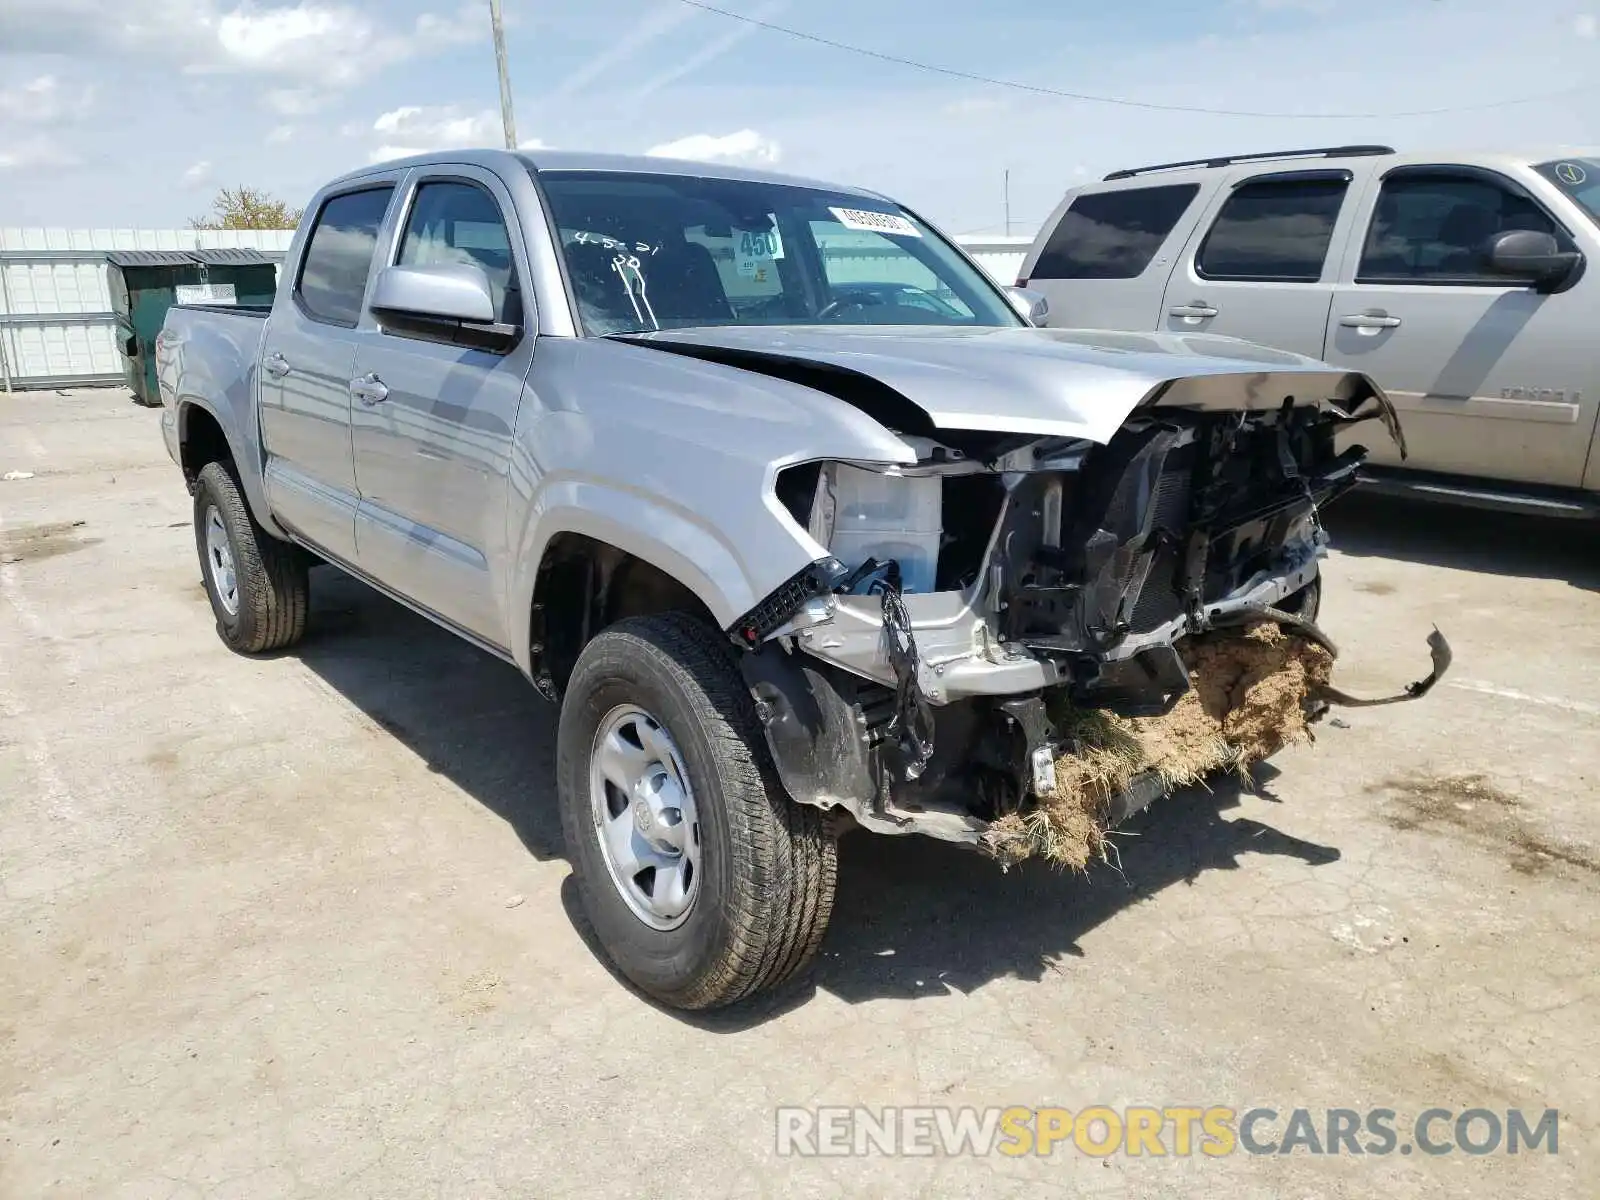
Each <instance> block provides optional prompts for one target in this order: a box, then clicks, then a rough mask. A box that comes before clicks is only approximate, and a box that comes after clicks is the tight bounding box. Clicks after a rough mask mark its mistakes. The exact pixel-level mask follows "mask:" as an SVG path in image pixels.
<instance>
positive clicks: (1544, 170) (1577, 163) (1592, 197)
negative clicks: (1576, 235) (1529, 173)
mask: <svg viewBox="0 0 1600 1200" xmlns="http://www.w3.org/2000/svg"><path fill="white" fill-rule="evenodd" d="M1534 170H1535V171H1537V172H1539V174H1541V175H1543V176H1544V177H1545V178H1546V179H1548V180H1549V181H1550V182H1551V183H1553V184H1555V185H1556V186H1557V187H1558V188H1560V189H1561V190H1562V191H1563V192H1565V193H1566V194H1567V195H1569V196H1571V197H1572V199H1573V200H1575V201H1576V202H1577V203H1578V206H1579V207H1580V208H1582V209H1583V211H1584V213H1585V214H1586V215H1587V216H1588V218H1589V219H1590V220H1591V221H1593V222H1594V223H1595V224H1597V225H1600V158H1563V159H1559V160H1557V161H1556V162H1547V163H1540V164H1539V165H1538V166H1536V167H1534Z"/></svg>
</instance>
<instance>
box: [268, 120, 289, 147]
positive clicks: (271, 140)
mask: <svg viewBox="0 0 1600 1200" xmlns="http://www.w3.org/2000/svg"><path fill="white" fill-rule="evenodd" d="M293 138H294V126H293V125H274V126H273V127H272V128H271V129H269V130H268V131H267V145H269V146H281V145H283V144H284V143H285V142H288V141H291V140H293Z"/></svg>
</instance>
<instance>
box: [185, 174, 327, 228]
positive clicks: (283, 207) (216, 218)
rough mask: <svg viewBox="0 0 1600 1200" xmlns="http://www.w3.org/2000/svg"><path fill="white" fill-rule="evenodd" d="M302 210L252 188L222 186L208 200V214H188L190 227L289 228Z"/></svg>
mask: <svg viewBox="0 0 1600 1200" xmlns="http://www.w3.org/2000/svg"><path fill="white" fill-rule="evenodd" d="M303 213H304V210H303V209H298V208H291V207H290V206H289V205H287V204H285V203H284V202H283V201H282V200H279V199H277V198H275V197H273V196H269V195H268V194H267V193H266V192H263V191H259V190H257V189H256V188H251V187H245V186H244V185H243V184H240V185H239V186H238V187H235V188H227V187H225V188H223V189H222V190H221V191H220V192H218V193H217V198H216V199H215V200H213V201H212V202H211V215H210V216H205V217H190V218H189V228H190V229H293V228H294V227H295V226H297V225H299V224H300V218H301V216H302V215H303Z"/></svg>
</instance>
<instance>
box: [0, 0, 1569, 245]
mask: <svg viewBox="0 0 1600 1200" xmlns="http://www.w3.org/2000/svg"><path fill="white" fill-rule="evenodd" d="M721 5H722V6H723V7H727V8H730V9H734V10H737V11H739V12H743V13H746V14H748V15H751V16H758V17H761V18H764V19H766V20H769V21H773V22H776V23H779V24H783V25H788V26H792V27H794V28H797V29H802V30H806V31H809V32H813V33H816V34H818V35H821V36H824V37H828V38H832V39H835V40H839V41H845V42H851V43H855V44H858V45H862V46H866V47H871V48H873V49H877V50H881V51H884V52H887V53H892V54H897V55H901V56H904V57H908V58H913V59H921V60H924V61H928V62H933V63H938V64H942V65H947V66H950V67H954V68H957V69H961V70H965V71H971V72H975V73H979V74H987V75H996V76H1004V77H1008V78H1012V79H1017V80H1021V81H1025V82H1028V83H1032V84H1040V85H1044V86H1049V87H1054V88H1060V89H1066V90H1070V91H1074V92H1081V93H1092V94H1100V95H1110V96H1120V97H1125V98H1128V99H1133V100H1138V101H1144V102H1149V103H1155V104H1171V105H1188V106H1194V107H1201V108H1211V109H1234V110H1246V111H1249V112H1254V113H1278V114H1287V115H1281V116H1219V115H1207V114H1202V113H1179V112H1164V111H1152V110H1148V109H1138V108H1130V107H1119V106H1114V105H1106V104H1098V103H1091V102H1087V101H1073V100H1062V99H1054V98H1049V97H1041V96H1037V95H1030V94H1027V93H1022V92H1018V91H1013V90H1009V89H1005V88H997V87H992V86H986V85H981V84H977V83H971V82H964V81H961V80H955V79H950V78H944V77H940V76H937V75H932V74H928V73H925V72H920V71H916V70H913V69H910V68H906V67H899V66H893V65H890V64H886V63H881V62H876V61H872V60H869V59H865V58H860V57H857V56H854V55H850V54H846V53H843V52H840V51H838V50H834V49H830V48H827V47H823V46H818V45H815V44H810V43H806V42H802V41H797V40H795V39H792V38H788V37H784V36H782V35H779V34H776V33H772V32H769V31H765V30H758V29H753V28H751V27H749V26H745V25H741V24H739V23H736V22H733V21H730V20H728V19H727V18H725V17H722V16H718V15H716V14H712V13H707V12H703V11H697V10H695V9H693V8H690V7H688V6H687V5H684V4H682V3H681V0H584V2H583V3H582V4H574V3H570V2H569V3H557V2H555V0H505V10H506V19H507V24H508V30H507V38H508V49H509V56H510V61H511V75H512V82H513V88H514V92H515V98H516V116H517V128H518V135H519V137H520V138H521V139H522V140H523V141H525V142H528V143H537V144H543V145H548V146H556V147H561V148H584V149H604V150H613V151H623V152H633V153H643V152H647V151H650V150H653V149H660V148H663V147H677V148H678V149H679V150H680V151H687V152H688V153H689V154H690V155H691V156H693V157H707V156H720V157H728V158H738V159H743V160H745V161H751V162H759V163H762V164H767V165H773V166H776V168H777V169H780V170H788V171H793V172H795V173H797V174H805V175H812V176H816V177H820V178H826V179H836V180H840V181H847V182H851V183H860V184H864V185H867V186H871V187H876V188H879V189H881V190H883V191H886V192H888V193H890V194H892V195H895V196H897V197H898V198H900V199H902V200H904V201H905V202H906V203H908V204H911V205H912V206H914V207H916V208H917V209H919V210H920V211H922V212H923V213H925V214H926V215H927V216H929V217H930V218H931V219H933V220H934V221H936V222H938V223H940V224H942V225H943V226H944V227H945V228H946V229H948V230H950V231H952V232H968V231H973V232H976V231H985V232H993V231H998V228H999V226H1000V223H1001V220H1002V215H1003V208H1002V194H1003V193H1002V176H1003V173H1004V172H1005V171H1006V170H1007V169H1009V170H1010V171H1011V180H1012V182H1011V196H1012V213H1013V218H1014V222H1015V227H1016V232H1019V233H1026V232H1031V231H1032V229H1033V227H1034V225H1035V224H1036V223H1037V221H1038V220H1039V219H1041V218H1042V217H1043V216H1044V215H1045V214H1046V213H1048V212H1049V210H1050V208H1051V207H1052V206H1053V205H1054V203H1055V201H1056V200H1057V199H1058V198H1059V196H1060V194H1061V192H1062V191H1063V190H1064V189H1065V188H1067V187H1069V186H1071V185H1072V184H1074V183H1076V182H1081V181H1082V180H1083V179H1085V178H1087V177H1091V176H1095V175H1099V174H1103V173H1104V172H1105V171H1107V170H1110V169H1112V168H1115V167H1119V166H1127V165H1134V164H1138V163H1141V162H1150V161H1158V160H1162V159H1169V158H1187V157H1193V156H1196V155H1202V154H1211V153H1217V152H1227V151H1245V150H1253V149H1278V148H1282V147H1285V146H1303V145H1319V144H1330V143H1339V142H1347V141H1386V142H1390V143H1391V144H1394V145H1398V146H1401V147H1403V148H1424V147H1435V146H1437V147H1441V148H1448V147H1501V148H1521V147H1524V146H1526V147H1529V148H1537V149H1542V148H1544V147H1555V146H1582V145H1590V146H1592V145H1595V144H1597V143H1600V37H1597V34H1600V22H1597V14H1600V0H1522V2H1519V3H1517V4H1510V3H1507V2H1506V0H1387V2H1386V3H1385V4H1382V5H1364V6H1354V5H1349V4H1339V3H1337V2H1336V0H1214V2H1213V3H1210V4H1206V5H1197V4H1193V3H1180V2H1178V0H1121V2H1120V3H1117V4H1109V5H1108V4H1103V3H1079V2H1075V0H1074V2H1065V0H1056V2H1055V3H1053V4H1047V3H1042V2H1040V0H1034V2H1032V3H1026V2H1024V0H987V3H983V4H979V3H977V2H976V0H874V2H873V3H870V4H864V3H861V2H860V0H721ZM488 29H489V19H488V0H466V2H464V3H461V4H459V5H458V4H457V0H387V2H385V0H301V2H299V3H286V2H284V0H0V225H67V226H107V225H121V226H128V225H140V226H171V225H181V224H183V223H184V222H185V220H186V218H188V217H189V216H191V215H195V214H198V213H201V212H203V211H204V210H205V209H206V208H207V206H208V204H209V201H210V198H211V196H212V195H213V194H214V192H215V190H216V188H217V187H218V186H219V185H221V184H224V183H227V184H233V183H246V184H250V185H252V186H257V187H263V188H266V189H268V190H270V191H272V192H274V193H276V194H278V195H281V196H283V197H284V198H285V199H289V200H291V201H293V202H294V203H297V204H299V203H304V201H305V200H306V199H307V198H308V197H309V196H310V194H311V193H312V192H313V191H314V190H315V189H316V187H317V186H318V184H319V183H320V182H322V181H323V180H324V179H325V178H327V177H329V176H331V175H334V174H337V173H340V172H342V171H344V170H347V169H349V168H350V167H352V166H355V165H358V164H360V163H363V162H367V161H370V160H372V159H373V158H374V157H375V156H381V155H383V154H386V153H390V152H394V151H410V150H413V149H432V148H437V147H442V146H447V145H491V144H498V142H499V140H500V128H499V118H498V93H497V90H496V83H495V74H494V58H493V52H492V47H491V44H490V40H489V34H488ZM1567 89H1583V90H1581V91H1578V92H1576V93H1574V94H1569V95H1564V96H1554V97H1551V96H1550V94H1551V93H1555V92H1561V91H1564V90H1567ZM1527 97H1550V98H1546V99H1539V100H1535V101H1533V102H1529V103H1520V104H1515V105H1507V106H1500V107H1491V108H1479V109H1477V110H1475V111H1454V112H1448V113H1444V114H1441V115H1434V116H1388V115H1383V114H1394V113H1403V112H1411V111H1414V110H1418V109H1459V108H1463V107H1466V106H1481V105H1488V104H1497V103H1498V102H1500V101H1504V100H1520V99H1524V98H1527ZM1350 112H1359V113H1369V114H1377V115H1373V116H1369V117H1363V118H1351V119H1322V118H1321V117H1320V116H1318V114H1329V113H1350Z"/></svg>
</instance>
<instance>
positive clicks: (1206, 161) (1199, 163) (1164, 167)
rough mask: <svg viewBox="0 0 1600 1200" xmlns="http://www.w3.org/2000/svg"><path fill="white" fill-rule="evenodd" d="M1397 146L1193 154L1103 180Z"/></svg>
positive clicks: (1361, 153)
mask: <svg viewBox="0 0 1600 1200" xmlns="http://www.w3.org/2000/svg"><path fill="white" fill-rule="evenodd" d="M1393 153H1394V147H1393V146H1322V147H1316V148H1313V149H1310V150H1269V151H1267V152H1266V153H1265V154H1225V155H1223V156H1222V157H1220V158H1191V159H1189V160H1187V161H1186V162H1170V163H1156V164H1155V165H1154V166H1151V167H1129V168H1128V169H1127V170H1124V171H1113V172H1111V174H1109V175H1107V176H1106V177H1105V179H1104V180H1102V182H1109V181H1110V180H1113V179H1132V178H1133V177H1134V176H1135V175H1145V174H1148V173H1149V172H1151V171H1173V170H1176V169H1177V168H1179V167H1231V166H1232V165H1233V164H1234V163H1243V162H1262V161H1264V160H1266V159H1270V158H1365V157H1369V156H1371V155H1376V154H1393Z"/></svg>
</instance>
